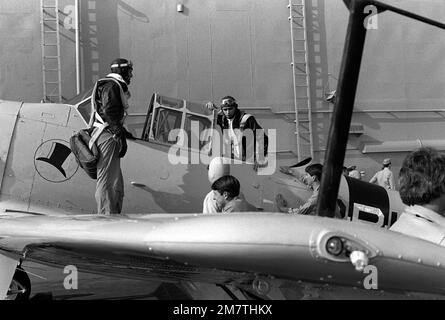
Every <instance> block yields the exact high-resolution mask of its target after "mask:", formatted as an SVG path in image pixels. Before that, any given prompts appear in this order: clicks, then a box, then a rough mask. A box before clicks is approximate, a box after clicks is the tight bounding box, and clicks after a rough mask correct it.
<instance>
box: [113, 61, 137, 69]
mask: <svg viewBox="0 0 445 320" xmlns="http://www.w3.org/2000/svg"><path fill="white" fill-rule="evenodd" d="M110 68H129V69H133V63H132V62H131V61H127V62H121V63H113V64H112V65H111V66H110Z"/></svg>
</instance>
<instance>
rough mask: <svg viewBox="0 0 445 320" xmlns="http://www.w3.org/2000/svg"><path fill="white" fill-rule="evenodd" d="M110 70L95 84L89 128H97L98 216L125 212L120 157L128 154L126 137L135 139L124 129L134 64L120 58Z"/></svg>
mask: <svg viewBox="0 0 445 320" xmlns="http://www.w3.org/2000/svg"><path fill="white" fill-rule="evenodd" d="M110 67H111V73H110V74H108V75H107V76H106V77H105V78H103V79H100V80H98V81H97V82H96V84H95V86H94V89H93V93H92V99H91V100H92V109H93V112H92V115H91V119H90V127H94V131H93V134H92V138H91V139H92V140H93V141H95V143H96V145H97V147H98V149H99V153H100V155H99V160H98V163H97V184H96V194H95V198H96V202H97V212H98V213H99V214H115V213H120V212H121V210H122V204H123V198H124V183H123V177H122V172H121V167H120V158H122V157H123V156H124V155H125V153H126V152H127V142H126V138H133V136H132V135H131V134H129V133H128V132H127V131H126V130H125V128H124V127H123V123H124V118H125V115H126V113H127V109H128V101H127V100H128V99H129V98H130V91H129V90H128V85H129V84H130V80H131V78H132V77H133V64H132V63H131V61H128V60H126V59H122V58H119V59H116V60H114V61H113V62H112V63H111V66H110Z"/></svg>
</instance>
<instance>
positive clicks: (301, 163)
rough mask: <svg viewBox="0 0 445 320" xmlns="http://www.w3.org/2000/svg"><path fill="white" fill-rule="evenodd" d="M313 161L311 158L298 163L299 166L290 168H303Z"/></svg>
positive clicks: (295, 165)
mask: <svg viewBox="0 0 445 320" xmlns="http://www.w3.org/2000/svg"><path fill="white" fill-rule="evenodd" d="M311 161H312V158H311V157H309V158H306V159H304V160H301V161H300V162H298V163H297V164H294V165H293V166H290V168H297V167H302V166H304V165H306V164H308V163H309V162H311Z"/></svg>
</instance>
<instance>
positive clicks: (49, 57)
mask: <svg viewBox="0 0 445 320" xmlns="http://www.w3.org/2000/svg"><path fill="white" fill-rule="evenodd" d="M43 58H44V59H58V58H59V56H44V57H43Z"/></svg>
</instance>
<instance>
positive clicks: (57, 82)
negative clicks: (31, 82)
mask: <svg viewBox="0 0 445 320" xmlns="http://www.w3.org/2000/svg"><path fill="white" fill-rule="evenodd" d="M45 83H48V84H59V81H45Z"/></svg>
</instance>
